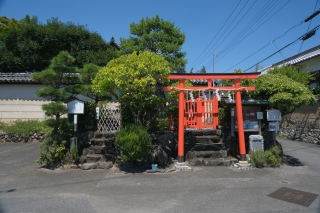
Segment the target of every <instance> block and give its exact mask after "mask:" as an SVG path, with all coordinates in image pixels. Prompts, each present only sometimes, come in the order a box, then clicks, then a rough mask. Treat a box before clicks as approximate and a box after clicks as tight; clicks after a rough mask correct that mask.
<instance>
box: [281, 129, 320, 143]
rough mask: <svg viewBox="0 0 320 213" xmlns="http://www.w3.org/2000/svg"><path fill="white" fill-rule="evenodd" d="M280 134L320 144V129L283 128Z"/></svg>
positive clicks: (292, 138)
mask: <svg viewBox="0 0 320 213" xmlns="http://www.w3.org/2000/svg"><path fill="white" fill-rule="evenodd" d="M278 136H280V137H281V136H284V137H286V138H288V139H291V140H298V141H303V142H308V143H315V144H320V129H304V128H281V130H280V132H279V134H278Z"/></svg>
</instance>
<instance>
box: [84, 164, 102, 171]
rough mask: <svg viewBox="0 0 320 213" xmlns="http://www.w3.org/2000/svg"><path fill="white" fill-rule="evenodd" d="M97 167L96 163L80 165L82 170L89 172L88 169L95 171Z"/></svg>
mask: <svg viewBox="0 0 320 213" xmlns="http://www.w3.org/2000/svg"><path fill="white" fill-rule="evenodd" d="M97 167H98V165H97V164H96V163H84V164H82V165H81V169H82V170H90V169H96V168H97Z"/></svg>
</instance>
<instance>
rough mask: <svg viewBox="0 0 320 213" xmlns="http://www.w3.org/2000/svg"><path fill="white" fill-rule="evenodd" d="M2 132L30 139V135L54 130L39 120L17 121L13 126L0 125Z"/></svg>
mask: <svg viewBox="0 0 320 213" xmlns="http://www.w3.org/2000/svg"><path fill="white" fill-rule="evenodd" d="M0 130H2V131H4V132H6V133H15V134H19V135H21V137H23V138H28V137H29V135H30V134H33V133H39V132H51V131H52V128H51V127H49V126H47V125H46V124H45V123H44V122H43V121H38V120H27V121H22V120H16V121H13V122H12V123H11V124H6V123H2V124H0Z"/></svg>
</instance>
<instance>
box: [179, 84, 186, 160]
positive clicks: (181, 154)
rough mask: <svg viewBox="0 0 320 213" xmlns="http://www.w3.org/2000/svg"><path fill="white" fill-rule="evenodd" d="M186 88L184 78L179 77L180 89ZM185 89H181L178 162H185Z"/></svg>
mask: <svg viewBox="0 0 320 213" xmlns="http://www.w3.org/2000/svg"><path fill="white" fill-rule="evenodd" d="M180 88H184V79H179V89H180ZM184 104H185V102H184V91H183V90H179V126H178V163H183V162H184V125H183V124H184V120H183V119H184Z"/></svg>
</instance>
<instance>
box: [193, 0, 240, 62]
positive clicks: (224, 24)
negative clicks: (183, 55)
mask: <svg viewBox="0 0 320 213" xmlns="http://www.w3.org/2000/svg"><path fill="white" fill-rule="evenodd" d="M240 2H241V0H240V1H239V3H238V4H237V6H236V7H235V8H234V9H233V11H232V12H231V14H230V15H229V17H228V18H227V20H226V21H225V22H224V24H223V25H222V27H221V28H220V29H219V31H218V33H217V34H216V35H215V36H214V38H213V39H212V40H211V41H210V43H209V44H208V46H207V47H206V48H205V49H204V50H203V51H202V53H201V54H200V55H199V56H198V58H200V56H201V55H202V54H203V53H204V51H206V50H207V48H208V47H209V46H210V44H211V43H212V41H213V40H214V39H215V38H216V37H217V35H218V34H219V33H220V31H221V30H222V28H223V27H224V25H225V24H226V23H227V22H228V20H229V19H230V17H231V16H232V14H233V13H234V11H235V10H236V9H237V7H238V5H239V4H240ZM198 58H197V59H196V60H195V61H194V62H193V63H192V64H191V65H193V64H194V63H195V62H196V61H197V60H198ZM191 65H189V67H190V66H191Z"/></svg>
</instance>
